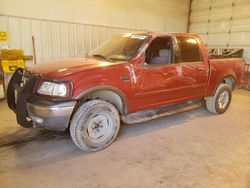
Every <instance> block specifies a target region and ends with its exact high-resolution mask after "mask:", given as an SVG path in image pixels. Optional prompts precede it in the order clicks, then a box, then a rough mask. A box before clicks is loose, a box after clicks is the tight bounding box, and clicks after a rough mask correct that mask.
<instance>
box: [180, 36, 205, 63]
mask: <svg viewBox="0 0 250 188" xmlns="http://www.w3.org/2000/svg"><path fill="white" fill-rule="evenodd" d="M176 39H177V43H178V46H179V51H180V62H181V63H182V62H185V63H189V62H201V61H202V59H201V54H200V49H199V44H198V41H197V40H196V39H195V38H193V37H176Z"/></svg>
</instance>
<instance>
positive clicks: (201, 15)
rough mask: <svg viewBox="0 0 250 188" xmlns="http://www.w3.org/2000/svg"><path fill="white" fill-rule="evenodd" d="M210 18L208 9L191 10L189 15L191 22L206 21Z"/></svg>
mask: <svg viewBox="0 0 250 188" xmlns="http://www.w3.org/2000/svg"><path fill="white" fill-rule="evenodd" d="M209 18H210V10H199V11H193V12H192V14H191V15H190V19H191V21H192V23H201V22H207V21H208V20H209Z"/></svg>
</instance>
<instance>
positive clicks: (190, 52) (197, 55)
mask: <svg viewBox="0 0 250 188" xmlns="http://www.w3.org/2000/svg"><path fill="white" fill-rule="evenodd" d="M176 43H177V46H178V51H179V64H180V69H179V70H180V74H179V78H180V81H179V84H180V85H179V87H180V88H179V92H180V93H179V97H180V98H182V99H184V100H185V99H193V98H201V97H203V95H204V92H205V89H206V84H207V79H208V74H209V67H208V64H207V62H205V61H203V58H202V54H201V49H200V45H201V44H200V41H199V40H198V39H196V38H195V37H192V36H176Z"/></svg>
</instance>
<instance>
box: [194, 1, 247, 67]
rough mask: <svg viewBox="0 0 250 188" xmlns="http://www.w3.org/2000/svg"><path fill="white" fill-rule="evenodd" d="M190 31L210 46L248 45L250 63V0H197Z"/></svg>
mask: <svg viewBox="0 0 250 188" xmlns="http://www.w3.org/2000/svg"><path fill="white" fill-rule="evenodd" d="M191 10H192V12H191V18H190V21H191V25H190V30H189V31H190V32H191V33H198V34H200V35H201V36H202V37H203V38H204V40H205V42H206V44H207V46H208V47H209V48H210V47H211V48H224V47H227V48H244V50H245V52H244V59H245V60H246V61H247V62H248V63H250V0H193V1H192V8H191Z"/></svg>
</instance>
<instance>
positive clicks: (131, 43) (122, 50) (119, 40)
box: [89, 34, 148, 60]
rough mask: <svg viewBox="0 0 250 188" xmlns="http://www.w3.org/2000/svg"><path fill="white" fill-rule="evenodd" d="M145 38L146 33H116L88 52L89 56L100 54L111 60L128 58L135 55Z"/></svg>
mask: <svg viewBox="0 0 250 188" xmlns="http://www.w3.org/2000/svg"><path fill="white" fill-rule="evenodd" d="M147 38H148V36H147V35H139V34H138V35H136V34H123V35H117V36H114V37H112V38H111V39H109V40H107V41H105V42H104V43H103V44H101V45H100V46H99V47H97V48H96V49H95V50H93V51H92V52H90V53H89V56H95V55H101V56H104V57H107V58H109V59H112V60H128V59H131V58H132V57H134V56H135V55H136V53H137V52H138V50H139V49H140V47H141V46H142V44H143V43H144V42H145V40H146V39H147Z"/></svg>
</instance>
